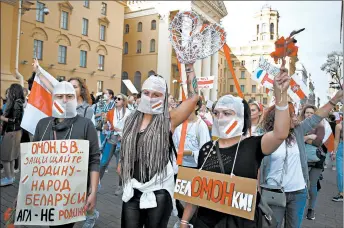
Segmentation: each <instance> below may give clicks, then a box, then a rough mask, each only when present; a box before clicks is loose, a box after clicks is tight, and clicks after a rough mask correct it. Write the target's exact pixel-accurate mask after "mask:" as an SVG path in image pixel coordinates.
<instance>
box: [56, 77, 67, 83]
mask: <svg viewBox="0 0 344 228" xmlns="http://www.w3.org/2000/svg"><path fill="white" fill-rule="evenodd" d="M56 80H57V81H59V82H62V81H66V76H57V77H56Z"/></svg>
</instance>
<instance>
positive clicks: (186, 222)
mask: <svg viewBox="0 0 344 228" xmlns="http://www.w3.org/2000/svg"><path fill="white" fill-rule="evenodd" d="M180 224H184V225H189V222H188V221H186V220H180Z"/></svg>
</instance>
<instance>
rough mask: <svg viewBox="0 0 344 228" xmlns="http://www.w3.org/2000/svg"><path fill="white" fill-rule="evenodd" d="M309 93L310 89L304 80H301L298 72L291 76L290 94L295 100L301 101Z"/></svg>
mask: <svg viewBox="0 0 344 228" xmlns="http://www.w3.org/2000/svg"><path fill="white" fill-rule="evenodd" d="M308 94H309V89H308V88H307V86H306V85H305V83H304V82H303V81H301V80H300V79H299V78H298V77H297V75H296V74H293V75H292V76H291V80H290V87H289V89H288V95H289V96H290V97H291V99H293V101H294V102H300V101H301V100H302V99H304V98H306V97H307V95H308Z"/></svg>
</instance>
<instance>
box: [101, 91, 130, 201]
mask: <svg viewBox="0 0 344 228" xmlns="http://www.w3.org/2000/svg"><path fill="white" fill-rule="evenodd" d="M127 102H128V98H127V97H126V96H125V95H124V94H121V93H120V94H118V95H117V96H116V99H115V108H114V109H111V110H110V111H109V112H108V113H107V115H106V122H107V125H106V126H105V127H107V126H109V128H108V129H107V130H109V131H110V132H111V133H110V135H108V137H107V139H106V143H105V146H104V150H103V155H102V159H101V161H100V179H102V178H103V176H104V173H105V170H106V169H107V167H108V165H109V163H110V161H111V158H112V156H113V155H115V158H116V165H115V167H117V166H118V162H119V159H120V154H119V149H120V147H121V142H120V141H121V137H122V135H123V128H124V123H125V121H126V119H127V117H128V116H129V115H130V114H131V111H130V110H129V109H128V108H127ZM121 182H122V180H121V178H119V185H118V187H117V189H116V191H115V195H121V194H122V192H123V189H122V183H121Z"/></svg>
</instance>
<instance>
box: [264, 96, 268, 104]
mask: <svg viewBox="0 0 344 228" xmlns="http://www.w3.org/2000/svg"><path fill="white" fill-rule="evenodd" d="M263 104H265V105H266V104H268V98H266V97H263Z"/></svg>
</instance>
